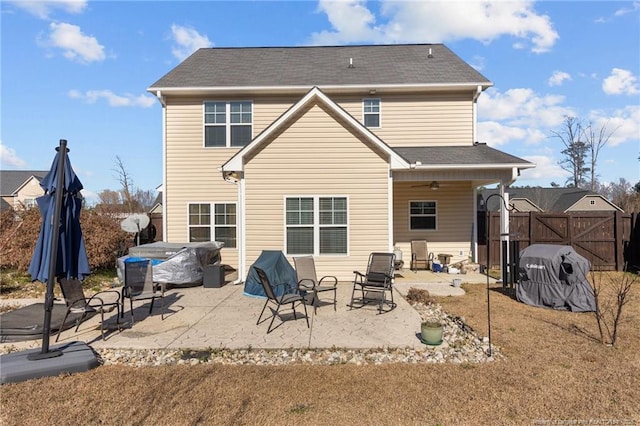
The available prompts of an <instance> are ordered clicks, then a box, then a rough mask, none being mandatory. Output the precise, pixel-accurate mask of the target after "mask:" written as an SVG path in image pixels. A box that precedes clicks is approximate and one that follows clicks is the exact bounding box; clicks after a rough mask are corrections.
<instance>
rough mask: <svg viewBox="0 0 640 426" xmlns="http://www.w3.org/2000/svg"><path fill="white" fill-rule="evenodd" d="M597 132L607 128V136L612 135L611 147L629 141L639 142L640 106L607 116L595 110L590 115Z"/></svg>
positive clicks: (632, 106) (623, 109) (617, 111)
mask: <svg viewBox="0 0 640 426" xmlns="http://www.w3.org/2000/svg"><path fill="white" fill-rule="evenodd" d="M589 120H591V122H592V124H593V126H594V128H595V129H596V131H599V130H600V129H601V128H602V127H603V126H606V127H605V134H608V133H611V132H613V133H612V135H611V138H610V139H609V146H616V145H620V144H623V143H625V142H629V141H635V142H636V143H637V142H638V139H639V138H640V105H629V106H627V107H625V108H622V109H618V110H615V111H613V113H611V114H607V113H605V112H604V111H599V110H594V111H591V113H590V115H589Z"/></svg>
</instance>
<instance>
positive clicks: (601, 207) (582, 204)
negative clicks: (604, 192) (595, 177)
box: [567, 195, 617, 212]
mask: <svg viewBox="0 0 640 426" xmlns="http://www.w3.org/2000/svg"><path fill="white" fill-rule="evenodd" d="M591 201H593V202H594V204H593V205H592V204H591ZM615 210H617V209H616V208H615V207H614V206H612V205H611V203H609V202H607V201H606V200H605V199H603V198H602V197H599V196H596V195H587V196H585V197H584V198H582V199H581V200H578V202H576V203H575V204H574V205H572V206H571V207H570V208H568V209H567V211H568V212H593V211H599V212H601V211H615Z"/></svg>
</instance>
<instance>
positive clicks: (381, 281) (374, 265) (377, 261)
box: [349, 253, 396, 313]
mask: <svg viewBox="0 0 640 426" xmlns="http://www.w3.org/2000/svg"><path fill="white" fill-rule="evenodd" d="M395 259H396V256H395V255H394V254H393V253H371V254H370V255H369V263H368V265H367V273H366V274H363V273H361V272H358V271H353V272H354V274H355V277H354V280H353V291H352V292H351V303H350V304H349V307H351V308H362V307H363V306H365V305H366V304H368V303H374V302H376V303H378V313H382V312H383V306H384V305H385V304H386V305H388V306H389V307H390V309H389V310H393V309H394V308H395V307H396V303H395V302H394V301H393V271H394V264H395ZM356 289H360V291H361V293H362V296H361V297H359V298H356V297H355V293H356ZM387 292H389V293H390V295H391V300H387V298H386V293H387ZM373 296H375V297H373ZM354 302H357V303H358V306H354Z"/></svg>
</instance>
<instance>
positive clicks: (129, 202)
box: [114, 155, 138, 213]
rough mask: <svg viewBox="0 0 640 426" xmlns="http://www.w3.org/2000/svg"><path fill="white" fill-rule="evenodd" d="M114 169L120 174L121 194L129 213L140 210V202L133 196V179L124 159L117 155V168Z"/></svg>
mask: <svg viewBox="0 0 640 426" xmlns="http://www.w3.org/2000/svg"><path fill="white" fill-rule="evenodd" d="M114 171H115V172H116V173H117V174H118V181H119V182H120V187H121V189H120V195H121V197H122V203H123V204H124V206H125V208H126V210H127V211H128V212H129V213H133V212H134V211H136V210H138V208H137V207H138V203H137V202H136V200H135V198H134V196H133V179H132V178H131V175H129V172H128V171H127V169H126V168H125V167H124V163H123V162H122V159H121V158H120V157H119V156H117V155H116V168H115V169H114Z"/></svg>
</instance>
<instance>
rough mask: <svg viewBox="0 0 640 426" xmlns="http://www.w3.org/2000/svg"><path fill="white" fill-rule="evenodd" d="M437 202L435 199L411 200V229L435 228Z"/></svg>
mask: <svg viewBox="0 0 640 426" xmlns="http://www.w3.org/2000/svg"><path fill="white" fill-rule="evenodd" d="M437 212H438V208H437V204H436V202H435V201H410V202H409V229H411V230H412V231H413V230H435V229H436V225H437Z"/></svg>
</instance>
